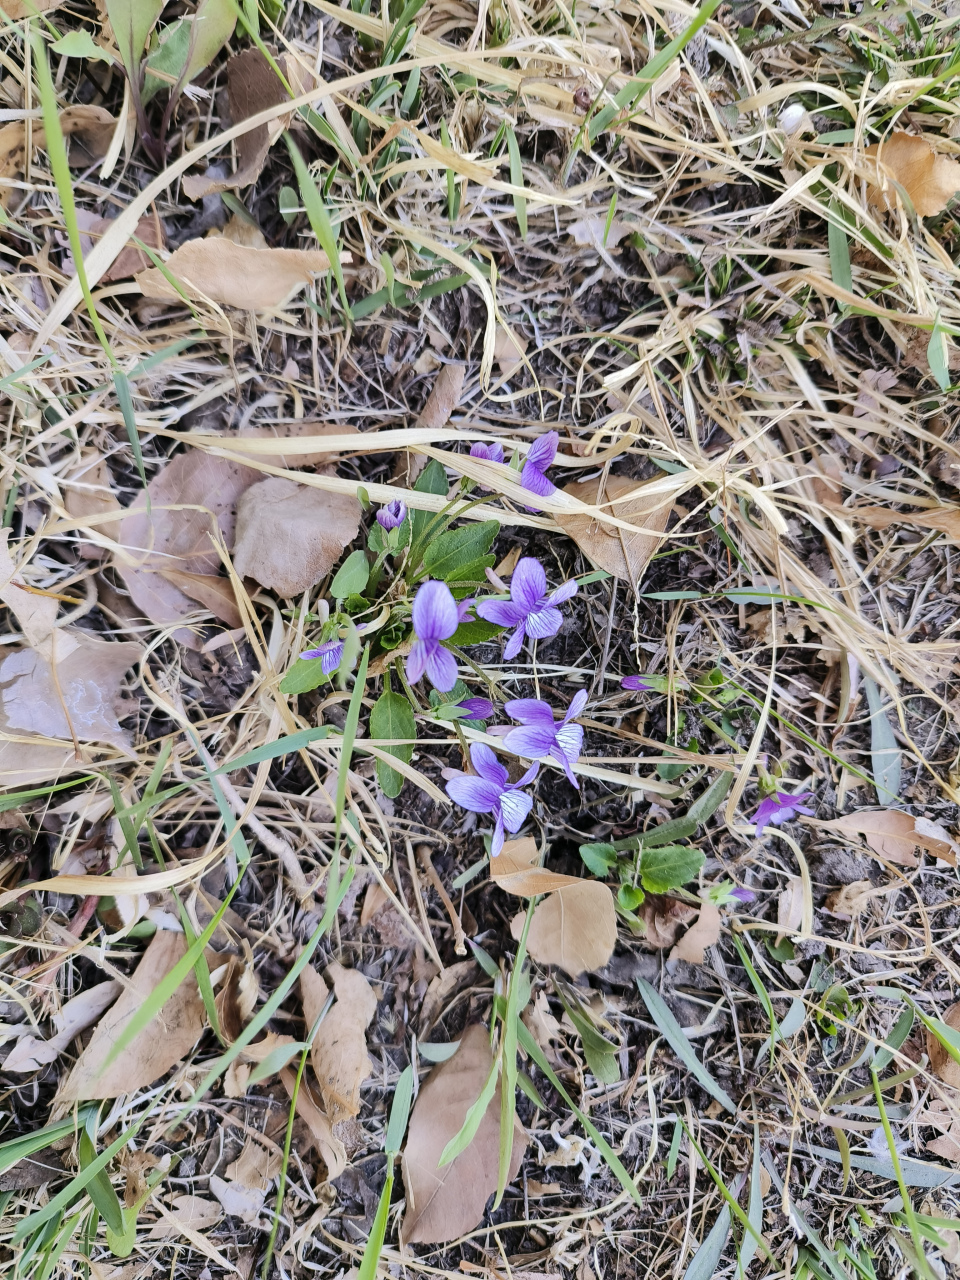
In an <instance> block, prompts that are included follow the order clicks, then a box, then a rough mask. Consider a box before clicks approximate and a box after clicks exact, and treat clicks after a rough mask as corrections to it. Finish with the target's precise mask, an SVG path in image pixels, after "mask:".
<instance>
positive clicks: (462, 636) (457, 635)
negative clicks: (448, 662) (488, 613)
mask: <svg viewBox="0 0 960 1280" xmlns="http://www.w3.org/2000/svg"><path fill="white" fill-rule="evenodd" d="M502 631H503V627H498V626H496V625H495V624H494V623H492V622H484V621H483V619H482V618H478V619H476V621H474V620H472V619H471V620H469V621H467V622H461V623H460V625H459V627H457V629H456V631H455V632H454V633H453V639H452V640H451V642H450V643H451V644H455V645H456V646H457V648H458V649H463V648H465V647H466V646H467V645H468V644H486V643H487V642H488V641H489V640H493V639H495V638H496V637H497V636H498V635H500V633H501V632H502Z"/></svg>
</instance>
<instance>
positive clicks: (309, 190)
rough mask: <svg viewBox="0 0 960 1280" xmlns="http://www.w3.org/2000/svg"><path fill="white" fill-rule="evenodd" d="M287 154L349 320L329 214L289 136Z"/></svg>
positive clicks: (305, 164) (287, 138) (285, 136)
mask: <svg viewBox="0 0 960 1280" xmlns="http://www.w3.org/2000/svg"><path fill="white" fill-rule="evenodd" d="M283 137H284V141H285V142H286V144H287V149H288V150H289V152H290V158H291V160H292V161H293V168H294V172H295V173H296V175H297V183H298V184H299V187H300V198H301V200H302V201H303V207H304V209H306V211H307V218H308V219H309V221H310V226H311V227H312V228H313V234H314V235H315V236H316V237H317V240H318V241H319V244H320V248H321V249H322V250H323V251H324V253H325V254H326V255H327V257H328V258H329V259H330V270H331V271H332V272H333V278H334V280H336V282H337V292H338V293H339V294H340V301H341V303H342V304H343V311H344V315H345V317H346V318H347V319H349V317H350V303H349V302H348V301H347V287H346V284H345V283H344V279H343V268H342V267H341V266H340V247H339V245H338V243H337V237H336V235H335V233H334V230H333V223H332V222H331V220H330V214H329V212H328V210H327V206H326V205H325V204H324V203H323V197H322V196H321V195H320V192H319V191H318V190H317V184H316V183H315V182H314V180H313V174H312V173H311V172H310V170H309V169H308V168H307V162H306V161H305V160H304V158H303V156H302V155H301V154H300V148H299V147H298V146H297V144H296V143H295V142H294V140H293V139H292V138H291V137H290V134H289V133H285V134H284V135H283Z"/></svg>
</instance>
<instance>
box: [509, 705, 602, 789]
mask: <svg viewBox="0 0 960 1280" xmlns="http://www.w3.org/2000/svg"><path fill="white" fill-rule="evenodd" d="M586 703H587V691H586V689H581V690H579V692H578V693H575V694H574V695H573V700H572V701H571V703H570V706H569V707H568V708H567V711H566V714H565V715H564V717H563V719H562V720H554V718H553V708H552V707H551V706H550V703H549V702H541V701H539V700H538V699H537V698H518V699H516V700H515V701H514V702H507V703H504V710H505V711H506V713H507V715H508V716H510V718H511V719H512V720H519V721H520V728H518V729H511V730H510V732H509V733H508V734H507V736H506V737H505V738H504V740H503V744H504V746H505V747H507V748H508V750H510V751H516V753H517V755H518V756H526V757H527V759H528V760H553V761H555V762H556V763H557V764H558V765H560V767H561V768H562V769H563V771H564V773H565V774H566V775H567V777H568V779H569V780H570V783H571V784H572V785H573V786H574V787H576V788H577V790H578V791H579V790H580V783H579V782H578V781H577V779H576V778H575V777H574V774H573V770H572V769H571V768H570V766H571V765H572V764H573V763H574V761H575V760H578V759H579V758H580V751H581V749H582V747H583V728H582V726H581V725H579V724H571V723H570V722H571V721H572V720H573V719H575V718H576V717H577V716H578V715H579V714H580V713H581V711H582V710H583V708H584V707H585V706H586Z"/></svg>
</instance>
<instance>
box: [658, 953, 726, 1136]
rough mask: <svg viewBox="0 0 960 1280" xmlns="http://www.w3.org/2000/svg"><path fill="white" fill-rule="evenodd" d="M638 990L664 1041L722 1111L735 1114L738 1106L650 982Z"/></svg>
mask: <svg viewBox="0 0 960 1280" xmlns="http://www.w3.org/2000/svg"><path fill="white" fill-rule="evenodd" d="M637 986H638V987H639V988H640V994H641V995H642V996H643V998H644V1001H645V1002H646V1006H647V1008H648V1009H649V1010H650V1016H651V1018H652V1019H653V1021H654V1022H655V1023H656V1026H657V1028H658V1030H659V1031H660V1032H661V1033H662V1034H663V1037H664V1039H665V1040H666V1041H667V1043H668V1044H669V1045H670V1047H671V1049H672V1050H673V1051H674V1053H675V1054H676V1055H677V1057H678V1058H679V1059H680V1061H681V1062H682V1063H683V1065H684V1066H685V1067H686V1068H687V1070H688V1071H689V1072H690V1073H691V1074H692V1075H693V1076H695V1077H696V1079H697V1080H698V1081H699V1082H700V1084H701V1085H702V1086H703V1088H704V1089H706V1091H707V1093H709V1094H710V1096H711V1098H716V1100H717V1101H718V1102H719V1103H720V1105H721V1106H722V1107H724V1108H725V1109H726V1110H727V1111H729V1112H731V1113H733V1114H735V1113H736V1110H737V1104H736V1103H735V1102H734V1101H733V1099H732V1098H731V1097H730V1095H729V1094H728V1093H727V1092H726V1091H725V1090H724V1089H722V1088H721V1087H720V1085H718V1084H717V1082H716V1080H714V1078H713V1076H712V1075H711V1074H710V1072H709V1071H708V1070H707V1069H706V1067H705V1066H704V1065H703V1063H702V1062H701V1061H700V1059H699V1058H698V1057H697V1055H696V1054H695V1053H694V1052H693V1048H692V1046H691V1044H690V1041H689V1040H688V1039H687V1037H686V1036H685V1035H684V1034H683V1028H682V1027H681V1026H680V1023H679V1022H677V1020H676V1018H675V1017H674V1016H673V1014H672V1013H671V1012H670V1010H669V1009H668V1008H667V1006H666V1004H665V1003H664V1001H663V999H662V997H660V996H659V995H658V994H657V993H656V991H654V989H653V987H651V985H650V983H649V982H646V981H645V980H644V979H643V978H638V979H637Z"/></svg>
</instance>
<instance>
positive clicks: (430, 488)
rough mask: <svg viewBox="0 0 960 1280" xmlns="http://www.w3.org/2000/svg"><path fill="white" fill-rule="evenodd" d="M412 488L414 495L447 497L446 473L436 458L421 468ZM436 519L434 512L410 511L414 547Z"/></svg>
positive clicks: (448, 487) (448, 488)
mask: <svg viewBox="0 0 960 1280" xmlns="http://www.w3.org/2000/svg"><path fill="white" fill-rule="evenodd" d="M413 488H414V491H415V492H416V493H435V494H437V495H438V496H441V497H444V498H445V497H446V496H447V494H448V493H449V491H450V484H449V481H448V480H447V473H446V471H444V469H443V467H442V466H441V465H440V463H439V462H438V461H437V460H436V458H431V459H430V461H429V462H428V463H427V465H426V466H425V467H424V468H423V470H422V471H421V472H420V474H419V476H417V481H416V484H415V485H414V486H413ZM436 519H437V513H436V512H435V511H411V513H410V522H411V525H412V527H413V542H414V545H416V543H417V541H418V540H419V539H420V538H422V536H423V534H424V532H425V531H426V530H427V529H428V528H429V527H430V522H431V521H433V520H436Z"/></svg>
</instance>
